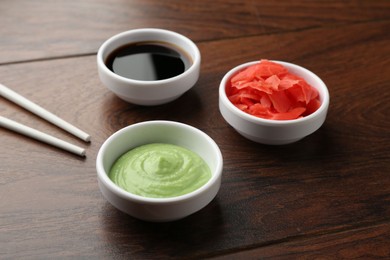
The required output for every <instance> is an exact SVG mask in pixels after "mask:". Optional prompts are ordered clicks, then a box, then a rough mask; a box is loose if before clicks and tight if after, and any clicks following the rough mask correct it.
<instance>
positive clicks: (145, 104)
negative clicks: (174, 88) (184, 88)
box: [115, 93, 182, 106]
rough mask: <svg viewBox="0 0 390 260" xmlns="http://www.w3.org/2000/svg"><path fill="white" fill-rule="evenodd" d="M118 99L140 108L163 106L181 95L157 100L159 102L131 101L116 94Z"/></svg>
mask: <svg viewBox="0 0 390 260" xmlns="http://www.w3.org/2000/svg"><path fill="white" fill-rule="evenodd" d="M115 95H117V96H118V97H119V98H120V99H122V100H124V101H126V102H128V103H131V104H134V105H140V106H157V105H163V104H166V103H169V102H171V101H173V100H175V99H178V98H179V97H181V96H182V95H179V96H175V97H170V98H166V99H159V100H138V99H132V98H128V97H125V96H122V95H119V94H116V93H115Z"/></svg>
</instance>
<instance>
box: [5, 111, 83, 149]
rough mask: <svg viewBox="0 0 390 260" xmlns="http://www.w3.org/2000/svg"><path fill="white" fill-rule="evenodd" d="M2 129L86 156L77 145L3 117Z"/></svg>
mask: <svg viewBox="0 0 390 260" xmlns="http://www.w3.org/2000/svg"><path fill="white" fill-rule="evenodd" d="M0 127H4V128H7V129H9V130H12V131H14V132H17V133H20V134H23V135H25V136H29V137H31V138H34V139H36V140H39V141H41V142H44V143H47V144H50V145H53V146H55V147H58V148H61V149H63V150H65V151H68V152H71V153H74V154H77V155H80V156H85V149H83V148H81V147H78V146H76V145H73V144H71V143H68V142H65V141H63V140H61V139H58V138H56V137H54V136H51V135H48V134H45V133H43V132H41V131H38V130H36V129H34V128H31V127H28V126H25V125H23V124H20V123H17V122H15V121H13V120H11V119H8V118H5V117H3V116H0Z"/></svg>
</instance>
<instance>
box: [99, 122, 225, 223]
mask: <svg viewBox="0 0 390 260" xmlns="http://www.w3.org/2000/svg"><path fill="white" fill-rule="evenodd" d="M156 142H158V143H168V144H174V145H179V146H182V147H184V148H187V149H189V150H191V151H193V152H195V153H197V154H198V155H200V156H201V157H202V158H203V159H204V160H205V161H206V163H207V164H208V166H209V167H210V170H211V174H212V177H211V179H210V180H209V181H208V182H207V183H206V184H204V185H203V186H202V187H200V188H199V189H197V190H195V191H193V192H191V193H188V194H184V195H181V196H178V197H171V198H147V197H143V196H139V195H135V194H132V193H129V192H127V191H125V190H123V189H121V188H120V187H118V186H117V185H116V184H114V183H113V182H112V181H111V179H110V178H109V177H108V176H107V173H108V172H109V171H110V169H111V167H112V165H113V163H114V162H115V161H116V159H118V158H119V157H120V156H121V155H122V154H123V153H125V152H127V151H128V150H130V149H132V148H135V147H137V146H140V145H143V144H148V143H156ZM222 168H223V159H222V154H221V151H220V149H219V148H218V146H217V144H216V143H215V142H214V141H213V139H211V138H210V137H209V136H208V135H207V134H205V133H204V132H202V131H200V130H198V129H197V128H194V127H192V126H189V125H186V124H182V123H178V122H173V121H146V122H142V123H137V124H134V125H130V126H128V127H125V128H123V129H121V130H119V131H118V132H116V133H114V134H113V135H112V136H110V137H109V138H108V139H107V140H106V141H105V142H104V143H103V145H102V146H101V148H100V150H99V152H98V155H97V160H96V169H97V177H98V183H99V188H100V191H101V192H102V194H103V196H104V197H105V198H106V199H107V200H108V201H109V202H110V203H111V204H112V205H113V206H115V207H116V208H118V209H119V210H121V211H123V212H125V213H127V214H129V215H131V216H133V217H136V218H138V219H142V220H146V221H154V222H164V221H172V220H177V219H181V218H184V217H186V216H188V215H190V214H192V213H194V212H196V211H198V210H200V209H202V208H203V207H205V206H206V205H207V204H208V203H209V202H211V201H212V200H213V198H214V197H215V196H216V194H217V193H218V190H219V188H220V185H221V175H222Z"/></svg>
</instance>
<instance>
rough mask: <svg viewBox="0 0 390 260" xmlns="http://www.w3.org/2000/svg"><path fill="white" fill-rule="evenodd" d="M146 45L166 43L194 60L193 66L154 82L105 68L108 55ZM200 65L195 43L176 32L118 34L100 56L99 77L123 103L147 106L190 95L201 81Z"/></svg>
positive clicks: (102, 50)
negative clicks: (147, 43)
mask: <svg viewBox="0 0 390 260" xmlns="http://www.w3.org/2000/svg"><path fill="white" fill-rule="evenodd" d="M147 41H152V42H153V41H157V42H166V43H168V44H171V45H174V46H177V47H179V48H181V49H182V50H184V51H185V52H186V53H187V54H189V56H190V57H191V59H192V65H191V66H190V67H189V68H188V69H187V70H186V71H184V72H183V73H181V74H179V75H177V76H175V77H172V78H168V79H163V80H153V81H143V80H134V79H129V78H125V77H122V76H119V75H117V74H115V73H114V72H113V71H111V70H110V69H109V68H108V67H107V66H106V64H105V60H106V59H107V57H108V55H109V54H110V53H111V52H113V51H114V50H116V49H117V48H118V47H121V46H124V45H126V44H130V43H136V42H147ZM200 62H201V56H200V52H199V49H198V48H197V46H196V45H195V43H194V42H192V41H191V40H190V39H188V38H187V37H185V36H183V35H181V34H178V33H176V32H172V31H168V30H163V29H155V28H144V29H135V30H130V31H126V32H122V33H120V34H117V35H115V36H113V37H111V38H109V39H108V40H107V41H105V42H104V43H103V44H102V46H101V47H100V48H99V50H98V53H97V67H98V73H99V77H100V80H101V81H102V83H103V84H104V85H105V86H106V87H107V88H108V89H110V90H111V91H112V92H114V93H115V94H116V95H117V96H118V97H120V98H122V99H123V100H125V101H127V102H130V103H133V104H137V105H145V106H151V105H160V104H164V103H168V102H170V101H173V100H175V99H177V98H178V97H180V96H181V95H182V94H184V93H185V92H186V91H188V90H189V89H190V88H191V87H193V86H194V85H195V83H196V82H197V80H198V78H199V70H200Z"/></svg>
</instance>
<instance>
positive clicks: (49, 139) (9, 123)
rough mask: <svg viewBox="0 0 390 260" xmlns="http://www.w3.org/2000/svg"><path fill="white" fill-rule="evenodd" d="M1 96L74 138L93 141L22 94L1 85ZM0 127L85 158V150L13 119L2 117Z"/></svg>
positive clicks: (0, 117)
mask: <svg viewBox="0 0 390 260" xmlns="http://www.w3.org/2000/svg"><path fill="white" fill-rule="evenodd" d="M0 96H2V97H4V98H6V99H8V100H10V101H12V102H14V103H15V104H17V105H19V106H21V107H23V108H25V109H26V110H28V111H30V112H32V113H34V114H36V115H37V116H39V117H41V118H43V119H45V120H46V121H48V122H50V123H52V124H54V125H56V126H58V127H60V128H62V129H63V130H65V131H67V132H69V133H71V134H73V135H74V136H76V137H78V138H80V139H81V140H84V141H85V142H90V141H91V136H90V135H89V134H87V133H85V132H83V131H82V130H80V129H78V128H77V127H75V126H73V125H71V124H69V123H68V122H66V121H64V120H63V119H61V118H59V117H58V116H56V115H54V114H53V113H51V112H49V111H47V110H46V109H44V108H42V107H41V106H39V105H37V104H35V103H33V102H31V101H30V100H28V99H27V98H25V97H23V96H21V95H20V94H18V93H16V92H14V91H13V90H11V89H9V88H7V87H6V86H4V85H2V84H0ZM0 127H4V128H6V129H9V130H11V131H14V132H17V133H19V134H22V135H25V136H28V137H31V138H33V139H36V140H38V141H41V142H44V143H47V144H50V145H52V146H55V147H57V148H60V149H63V150H65V151H68V152H71V153H74V154H77V155H80V156H85V149H83V148H81V147H78V146H76V145H73V144H71V143H68V142H65V141H63V140H61V139H58V138H56V137H54V136H51V135H48V134H46V133H43V132H41V131H38V130H36V129H34V128H31V127H28V126H26V125H23V124H20V123H18V122H15V121H13V120H11V119H8V118H5V117H3V116H0Z"/></svg>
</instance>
